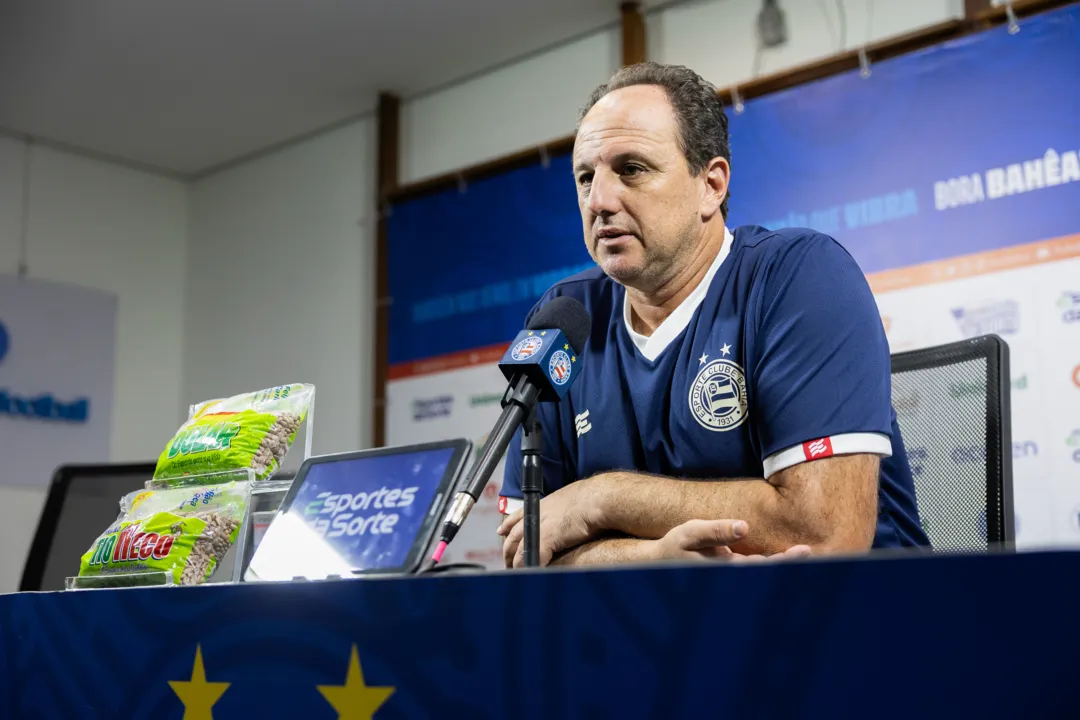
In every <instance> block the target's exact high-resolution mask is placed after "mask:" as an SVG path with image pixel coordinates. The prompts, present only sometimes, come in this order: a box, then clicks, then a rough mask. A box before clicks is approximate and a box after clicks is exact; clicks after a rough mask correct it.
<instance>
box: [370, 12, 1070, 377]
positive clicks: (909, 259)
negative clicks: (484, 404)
mask: <svg viewBox="0 0 1080 720" xmlns="http://www.w3.org/2000/svg"><path fill="white" fill-rule="evenodd" d="M1077 67H1080V8H1077V7H1076V6H1072V7H1068V8H1065V9H1062V10H1059V11H1056V12H1052V13H1047V14H1044V15H1041V16H1037V17H1035V18H1033V19H1031V20H1028V21H1025V22H1024V23H1023V26H1022V30H1021V32H1020V33H1018V34H1016V35H1010V34H1008V32H1007V31H1006V29H1005V28H1004V27H1002V28H998V29H994V30H990V31H987V32H985V33H981V34H978V35H975V36H970V37H968V38H964V39H961V40H958V41H954V42H950V43H946V44H944V45H941V46H938V47H935V48H932V49H928V50H925V51H922V52H919V53H915V54H912V55H908V56H904V57H901V58H897V59H894V60H890V61H887V62H883V63H881V64H878V65H874V66H873V67H872V68H871V75H870V77H869V78H865V79H864V78H863V77H861V76H860V74H859V73H858V72H852V73H848V74H845V75H841V76H837V77H833V78H829V79H826V80H823V81H820V82H816V83H813V84H811V85H806V86H802V87H799V88H795V89H792V90H790V91H787V92H783V93H778V94H775V95H771V96H767V97H764V98H761V99H757V100H754V101H752V102H749V103H747V104H746V109H745V111H744V112H743V113H742V114H739V115H732V116H731V145H732V153H733V158H732V168H733V179H732V195H731V201H730V207H731V217H730V218H729V224H730V225H732V226H735V225H740V224H751V223H753V224H760V225H764V226H766V227H772V228H775V227H781V226H788V225H798V226H809V227H813V228H815V229H817V230H820V231H822V232H825V233H829V234H831V235H833V236H834V237H836V238H837V239H838V240H840V241H841V242H842V243H844V245H845V246H846V247H847V248H848V249H849V250H850V252H851V253H852V254H853V256H854V257H855V259H856V260H857V261H858V262H859V264H860V265H861V267H862V268H863V270H864V272H867V273H880V272H881V271H887V270H894V269H897V268H905V267H910V266H913V265H919V264H923V263H928V262H931V261H938V260H942V259H945V258H955V257H958V256H971V255H973V254H984V253H987V252H994V251H998V250H1000V249H1002V248H1007V247H1010V246H1018V245H1022V244H1025V243H1032V242H1035V241H1049V240H1053V241H1060V242H1068V243H1071V244H1070V245H1069V249H1068V252H1067V253H1066V254H1069V255H1071V254H1073V253H1074V251H1075V254H1080V249H1078V248H1077V247H1074V246H1075V245H1077V244H1078V243H1077V242H1076V241H1077V239H1076V238H1075V237H1073V235H1074V234H1075V233H1077V232H1080V216H1078V214H1077V210H1076V208H1077V207H1080V161H1078V151H1080V83H1078V82H1077V81H1076V78H1077V75H1076V72H1077V71H1076V68H1077ZM729 112H730V111H729ZM389 242H390V253H389V271H390V292H391V295H392V296H393V299H394V302H393V305H392V306H391V312H390V362H391V364H392V365H401V364H408V363H410V362H412V361H416V360H420V359H423V358H431V357H435V356H442V355H446V354H449V353H460V352H461V351H469V350H474V349H477V348H485V347H488V346H491V345H494V344H498V343H503V344H504V345H505V343H507V342H508V341H509V340H510V339H511V338H512V337H513V336H514V334H515V333H516V332H517V330H519V329H520V328H521V327H522V325H523V323H524V317H525V314H526V312H528V310H529V308H530V307H531V306H532V304H533V303H534V302H535V301H536V300H537V298H538V297H539V296H540V295H541V294H542V293H543V291H544V290H545V289H547V287H548V286H549V285H551V284H552V283H553V282H555V281H556V280H558V279H560V278H561V277H565V276H566V275H569V274H571V273H573V272H575V271H577V270H579V269H581V268H584V267H588V266H590V265H591V262H590V259H589V256H588V254H587V252H586V250H585V247H584V243H583V240H582V229H581V219H580V216H579V214H578V209H577V200H576V194H575V190H574V183H573V177H572V174H571V171H570V159H569V157H566V156H563V157H555V158H552V160H551V163H550V165H549V166H548V167H543V166H541V165H535V166H532V167H526V168H523V169H519V170H515V171H513V172H510V173H507V174H504V175H499V176H496V177H492V178H488V179H486V180H484V181H482V182H477V183H475V184H472V185H469V186H468V187H466V188H465V189H464V191H459V190H452V191H447V192H441V193H437V194H432V195H429V196H426V197H421V198H419V199H414V200H410V201H406V202H402V203H399V204H396V205H395V206H394V207H393V208H392V215H391V217H390V220H389ZM1059 250H1060V248H1059ZM1059 256H1061V253H1060V252H1058V253H1057V254H1055V255H1054V257H1055V258H1057V257H1059ZM405 374H408V373H405ZM399 376H400V373H399Z"/></svg>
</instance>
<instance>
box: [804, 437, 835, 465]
mask: <svg viewBox="0 0 1080 720" xmlns="http://www.w3.org/2000/svg"><path fill="white" fill-rule="evenodd" d="M802 451H803V455H805V456H806V459H807V460H818V459H820V458H827V457H830V456H831V455H832V454H833V450H832V438H821V439H820V440H811V441H810V442H804V443H803V444H802Z"/></svg>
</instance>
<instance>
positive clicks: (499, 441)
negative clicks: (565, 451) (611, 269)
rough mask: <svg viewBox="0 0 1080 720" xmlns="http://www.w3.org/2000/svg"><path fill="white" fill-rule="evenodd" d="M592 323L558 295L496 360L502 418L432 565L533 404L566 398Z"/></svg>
mask: <svg viewBox="0 0 1080 720" xmlns="http://www.w3.org/2000/svg"><path fill="white" fill-rule="evenodd" d="M591 325H592V320H591V318H590V317H589V311H588V310H586V309H585V306H584V305H582V304H581V303H580V302H578V301H577V300H575V299H574V298H571V297H565V296H563V297H557V298H554V299H553V300H551V301H550V302H548V303H547V304H545V305H544V306H543V307H542V308H540V309H539V310H538V311H537V313H536V315H534V316H533V318H532V320H530V321H529V324H528V327H526V329H524V330H522V331H521V332H519V333H518V335H517V337H516V338H514V342H512V343H511V344H510V348H509V349H508V350H507V351H506V354H505V355H503V358H502V360H501V361H500V362H499V370H501V371H502V374H503V376H504V377H505V378H506V379H507V380H508V381H509V385H508V386H507V388H506V392H505V393H504V394H503V399H502V407H503V411H502V414H501V415H500V416H499V420H498V421H497V422H496V423H495V427H494V428H493V429H492V431H491V433H490V434H489V435H488V440H487V442H486V443H485V444H484V448H483V450H482V451H481V453H480V457H479V458H478V459H477V460H476V462H475V463H473V467H472V470H471V471H470V472H469V475H468V478H467V479H466V481H465V487H464V489H462V490H460V491H459V492H458V493H457V495H455V496H454V501H453V503H451V505H450V509H449V510H448V511H447V513H446V519H445V520H444V522H443V527H442V533H441V535H440V536H439V544H438V546H436V549H435V552H434V554H433V555H432V556H431V563H437V562H439V560H441V559H442V555H443V552H445V551H446V546H447V545H449V544H450V543H451V542H452V541H453V540H454V536H455V535H457V531H458V530H459V529H460V528H461V526H462V525H463V524H464V523H465V518H466V517H468V515H469V511H470V510H472V508H473V505H475V504H476V501H477V500H479V499H480V495H481V493H483V491H484V487H485V486H486V485H487V483H488V479H489V478H490V477H491V473H492V472H494V470H495V466H496V465H498V464H499V460H500V459H501V458H502V456H503V454H504V453H505V452H506V448H507V446H509V445H510V440H511V438H513V435H514V433H515V432H516V431H517V429H518V427H519V426H520V425H521V424H522V423H523V422H525V419H526V418H527V417H529V413H530V412H532V409H533V407H534V406H535V405H536V403H537V402H558V401H559V400H562V399H563V398H564V397H566V393H567V392H568V391H569V390H570V385H571V383H573V381H574V379H575V378H577V376H578V375H580V374H581V367H582V365H583V363H584V357H582V351H584V349H585V342H586V341H587V340H588V339H589V328H590V326H591Z"/></svg>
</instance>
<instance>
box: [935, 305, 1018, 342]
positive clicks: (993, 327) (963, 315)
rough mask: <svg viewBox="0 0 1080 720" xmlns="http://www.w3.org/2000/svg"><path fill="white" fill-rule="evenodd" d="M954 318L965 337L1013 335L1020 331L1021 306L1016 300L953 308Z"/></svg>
mask: <svg viewBox="0 0 1080 720" xmlns="http://www.w3.org/2000/svg"><path fill="white" fill-rule="evenodd" d="M952 316H953V319H954V320H956V324H957V325H958V326H959V327H960V332H962V333H963V334H964V337H969V338H970V337H977V336H979V335H990V334H996V335H1013V334H1015V333H1017V332H1019V331H1020V306H1019V304H1018V303H1017V302H1016V301H1015V300H1001V301H996V302H988V303H982V304H980V305H972V306H969V307H958V308H952Z"/></svg>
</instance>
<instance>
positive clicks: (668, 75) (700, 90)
mask: <svg viewBox="0 0 1080 720" xmlns="http://www.w3.org/2000/svg"><path fill="white" fill-rule="evenodd" d="M633 85H659V86H660V87H662V88H663V89H664V91H665V92H666V93H667V97H668V101H669V102H670V103H671V107H672V108H674V110H675V117H676V118H677V119H678V123H679V137H678V140H679V145H680V146H681V147H682V151H683V155H685V156H686V162H687V164H688V165H689V166H690V172H691V173H692V174H694V175H697V174H698V173H699V172H701V171H702V170H704V169H705V166H706V165H708V163H709V161H710V160H712V159H713V158H714V157H722V158H724V159H725V160H727V161H728V164H729V165H730V163H731V148H730V147H729V146H728V117H727V114H726V113H725V112H724V106H723V105H722V104H721V103H720V98H719V96H718V95H717V93H716V87H714V86H713V84H712V83H710V82H707V81H706V80H704V79H703V78H702V77H701V76H700V75H698V74H697V73H696V72H694V71H693V70H691V69H690V68H688V67H684V66H682V65H661V64H660V63H655V62H643V63H638V64H636V65H628V66H626V67H624V68H622V69H620V70H619V71H618V72H616V73H615V74H614V75H612V77H611V79H610V80H608V81H607V82H606V83H604V84H603V85H600V86H599V87H597V88H596V89H595V90H593V92H592V95H590V96H589V101H588V103H587V104H586V105H585V107H583V108H582V109H581V113H580V114H579V115H578V126H579V127H580V125H581V121H582V120H583V119H584V118H585V115H586V114H588V112H589V110H591V109H592V107H593V105H595V104H596V103H598V102H600V99H601V98H602V97H604V96H605V95H607V94H608V93H611V92H614V91H615V90H621V89H622V88H625V87H631V86H633ZM730 195H731V193H730V192H729V193H728V195H727V196H725V197H724V202H723V204H722V205H721V206H720V213H721V215H723V217H724V219H725V220H726V219H727V214H728V197H730Z"/></svg>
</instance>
